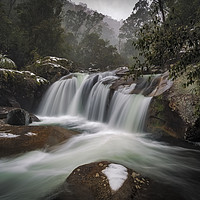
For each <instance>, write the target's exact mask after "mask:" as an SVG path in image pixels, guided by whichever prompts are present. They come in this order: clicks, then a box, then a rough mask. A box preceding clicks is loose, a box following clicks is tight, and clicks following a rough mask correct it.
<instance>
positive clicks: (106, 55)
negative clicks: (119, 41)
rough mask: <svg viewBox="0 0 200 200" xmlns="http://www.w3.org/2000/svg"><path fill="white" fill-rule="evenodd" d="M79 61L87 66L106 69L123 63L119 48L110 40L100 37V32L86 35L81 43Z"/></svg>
mask: <svg viewBox="0 0 200 200" xmlns="http://www.w3.org/2000/svg"><path fill="white" fill-rule="evenodd" d="M77 57H78V58H79V62H80V63H81V64H82V65H83V67H85V68H89V67H93V68H100V69H101V70H106V68H107V67H108V66H109V67H112V66H116V65H120V64H122V63H123V60H122V58H121V57H120V55H119V54H118V52H117V49H116V48H115V47H113V46H112V45H109V42H108V41H104V40H103V39H100V37H99V35H98V34H95V33H91V34H89V35H86V36H85V37H84V39H83V40H82V41H81V42H80V44H79V56H77Z"/></svg>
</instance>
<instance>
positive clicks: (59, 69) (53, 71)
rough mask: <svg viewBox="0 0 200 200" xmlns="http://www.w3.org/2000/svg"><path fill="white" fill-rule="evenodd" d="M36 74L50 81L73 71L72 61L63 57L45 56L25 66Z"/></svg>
mask: <svg viewBox="0 0 200 200" xmlns="http://www.w3.org/2000/svg"><path fill="white" fill-rule="evenodd" d="M25 69H26V70H29V71H31V72H33V73H35V74H37V75H38V76H41V77H44V78H45V79H47V80H48V81H50V82H51V83H53V82H55V81H57V80H59V79H60V78H61V77H63V76H65V75H68V74H69V73H71V72H74V67H73V62H72V61H69V60H67V59H65V58H57V57H51V56H47V57H44V58H42V59H39V60H37V61H36V62H35V63H33V64H32V65H30V66H27V67H26V68H25Z"/></svg>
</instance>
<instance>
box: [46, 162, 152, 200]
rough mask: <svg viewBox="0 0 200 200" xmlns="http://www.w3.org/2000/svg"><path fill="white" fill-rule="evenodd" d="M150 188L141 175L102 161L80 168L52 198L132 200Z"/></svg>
mask: <svg viewBox="0 0 200 200" xmlns="http://www.w3.org/2000/svg"><path fill="white" fill-rule="evenodd" d="M148 187H149V180H148V179H147V178H145V177H143V176H141V175H140V174H139V173H137V172H135V171H133V170H131V169H128V168H126V167H124V166H122V165H120V164H115V163H110V162H107V161H103V162H96V163H91V164H87V165H83V166H80V167H77V168H76V169H75V170H74V171H73V172H72V173H71V174H70V176H69V177H68V178H67V179H66V181H65V183H64V184H63V186H62V187H61V190H60V191H59V192H58V193H57V194H58V195H57V196H56V197H55V196H54V195H55V194H53V195H52V196H54V198H52V199H54V200H58V199H59V200H65V199H67V200H102V199H103V200H119V199H120V200H121V199H123V200H131V199H137V198H139V197H140V195H141V194H142V193H143V192H144V191H145V190H146V189H147V188H148ZM49 199H51V197H50V198H49Z"/></svg>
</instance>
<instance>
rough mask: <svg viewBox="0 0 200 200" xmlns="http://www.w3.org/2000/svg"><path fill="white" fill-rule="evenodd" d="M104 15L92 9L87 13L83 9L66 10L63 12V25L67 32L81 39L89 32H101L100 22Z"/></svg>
mask: <svg viewBox="0 0 200 200" xmlns="http://www.w3.org/2000/svg"><path fill="white" fill-rule="evenodd" d="M103 18H104V15H102V14H100V13H98V12H95V11H93V12H92V13H90V12H89V13H88V12H87V11H85V10H84V9H81V10H77V11H76V10H67V11H66V13H65V14H64V26H65V30H66V31H67V32H72V33H73V34H74V35H75V36H76V37H77V39H82V38H83V37H84V36H85V35H87V34H90V33H92V32H93V33H98V34H101V28H102V27H101V24H100V22H101V21H102V20H103Z"/></svg>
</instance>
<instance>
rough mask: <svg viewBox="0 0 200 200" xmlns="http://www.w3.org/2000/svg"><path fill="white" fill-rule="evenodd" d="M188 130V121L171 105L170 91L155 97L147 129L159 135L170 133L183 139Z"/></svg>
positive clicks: (148, 117)
mask: <svg viewBox="0 0 200 200" xmlns="http://www.w3.org/2000/svg"><path fill="white" fill-rule="evenodd" d="M186 130H187V125H186V123H185V122H184V121H183V120H182V119H181V117H180V116H179V114H178V113H177V112H176V111H173V110H172V109H171V107H170V101H169V100H168V93H164V94H162V95H161V96H158V97H154V98H153V100H152V101H151V103H150V106H149V110H148V115H147V120H146V125H145V131H146V132H149V133H154V135H157V136H159V137H160V136H167V135H170V136H172V137H175V138H181V139H183V138H184V134H185V132H186Z"/></svg>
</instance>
